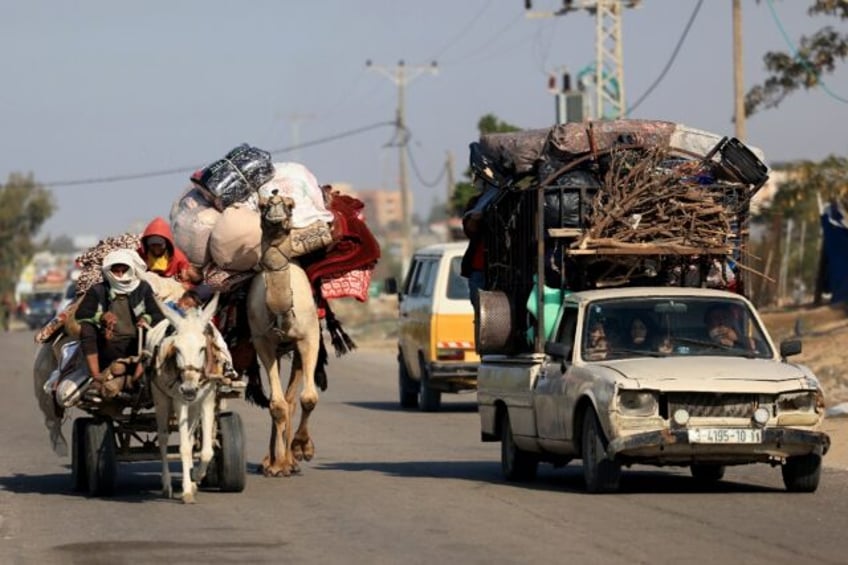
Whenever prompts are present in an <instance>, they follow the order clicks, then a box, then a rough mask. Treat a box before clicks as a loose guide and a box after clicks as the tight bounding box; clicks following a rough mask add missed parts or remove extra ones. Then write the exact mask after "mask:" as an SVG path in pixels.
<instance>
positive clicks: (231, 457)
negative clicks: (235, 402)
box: [215, 412, 247, 492]
mask: <svg viewBox="0 0 848 565" xmlns="http://www.w3.org/2000/svg"><path fill="white" fill-rule="evenodd" d="M218 430H219V433H220V439H221V451H220V452H219V453H217V454H216V455H217V456H216V458H215V459H216V460H217V463H216V466H217V467H218V468H217V473H218V487H219V488H220V489H221V492H241V491H243V490H244V486H245V482H246V481H247V465H246V463H245V460H244V430H243V429H242V425H241V416H239V414H238V413H237V412H226V413H224V414H221V415H219V416H218Z"/></svg>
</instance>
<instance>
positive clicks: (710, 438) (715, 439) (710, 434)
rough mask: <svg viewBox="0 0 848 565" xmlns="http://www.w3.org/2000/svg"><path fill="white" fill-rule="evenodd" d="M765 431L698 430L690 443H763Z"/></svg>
mask: <svg viewBox="0 0 848 565" xmlns="http://www.w3.org/2000/svg"><path fill="white" fill-rule="evenodd" d="M762 441H763V431H762V430H753V429H750V428H696V429H693V430H689V443H762Z"/></svg>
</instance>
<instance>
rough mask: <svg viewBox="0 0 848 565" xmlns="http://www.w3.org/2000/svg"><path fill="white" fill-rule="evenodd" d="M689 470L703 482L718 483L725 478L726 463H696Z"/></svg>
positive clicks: (695, 477) (697, 479)
mask: <svg viewBox="0 0 848 565" xmlns="http://www.w3.org/2000/svg"><path fill="white" fill-rule="evenodd" d="M689 472H690V473H692V477H693V478H694V479H695V480H696V481H699V482H702V483H717V482H718V481H720V480H722V479H723V478H724V465H716V464H713V463H694V464H693V465H692V466H691V467H690V468H689Z"/></svg>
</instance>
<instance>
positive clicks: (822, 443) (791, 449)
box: [607, 428, 830, 464]
mask: <svg viewBox="0 0 848 565" xmlns="http://www.w3.org/2000/svg"><path fill="white" fill-rule="evenodd" d="M829 447H830V436H828V435H827V434H826V433H824V432H817V431H811V430H800V429H797V428H767V429H764V430H763V437H762V441H761V442H759V443H746V444H739V443H732V444H714V443H690V441H689V432H688V430H686V429H675V430H668V429H666V430H659V431H651V432H643V433H637V434H634V435H630V436H625V437H619V438H616V439H614V440H612V441H610V442H609V445H608V446H607V457H609V458H610V459H618V460H620V461H622V462H634V463H635V462H646V463H653V464H663V463H665V464H686V463H693V462H715V463H724V464H734V463H739V464H742V463H751V462H759V461H772V460H774V459H784V458H786V457H792V456H796V455H808V454H811V453H818V454H820V455H824V454H826V453H827V450H828V448H829Z"/></svg>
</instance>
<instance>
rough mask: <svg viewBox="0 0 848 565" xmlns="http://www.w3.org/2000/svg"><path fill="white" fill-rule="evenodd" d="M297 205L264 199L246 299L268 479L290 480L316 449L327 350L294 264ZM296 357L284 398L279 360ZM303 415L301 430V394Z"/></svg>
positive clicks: (308, 288) (308, 289)
mask: <svg viewBox="0 0 848 565" xmlns="http://www.w3.org/2000/svg"><path fill="white" fill-rule="evenodd" d="M293 206H294V202H293V201H292V200H291V199H290V198H288V197H284V196H282V195H280V194H279V193H278V191H277V190H276V189H275V190H273V191H271V194H270V195H269V196H267V197H261V198H260V200H259V211H260V215H261V226H262V259H261V261H260V264H261V266H262V271H261V272H259V273H258V274H257V275H256V276H254V277H253V280H252V281H251V283H250V289H249V291H248V295H247V309H248V323H249V326H250V333H251V336H252V340H253V344H254V347H255V348H256V353H257V355H258V357H259V359H260V361H261V362H262V365H263V366H264V368H265V373H266V375H267V376H268V381H269V388H270V401H269V407H268V409H269V412H270V414H271V420H272V423H271V437H270V441H269V451H268V454H267V455H266V456H265V457H264V459H263V460H262V472H263V474H264V475H265V476H266V477H287V476H289V475H291V474H292V473H297V472H299V471H300V468H299V465H298V461H302V460H305V461H309V460H311V459H312V457H313V456H314V454H315V446H314V444H313V442H312V438H311V437H310V435H309V429H308V422H309V416H310V415H311V414H312V411H313V410H314V409H315V407H316V405H317V404H318V391H317V389H316V385H315V372H316V368H317V366H318V360H319V352H320V349H321V347H322V341H321V328H320V323H319V320H318V312H317V309H316V305H315V300H314V298H313V294H312V287H311V285H310V283H309V279H308V277H307V275H306V272H305V271H304V270H303V269H302V268H301V267H300V266H299V265H298V264H297V263H295V262H293V261H290V253H288V252H287V249H288V235H289V232H290V228H291V210H292V208H293ZM289 352H291V353H292V354H293V357H292V362H291V374H290V376H289V381H288V385H287V387H286V390H285V393H284V392H283V389H282V383H281V381H280V358H281V357H282V356H283V355H284V354H287V353H289ZM301 387H302V391H301V393H300V406H301V409H302V414H301V418H300V423H299V425H298V427H297V431H295V430H294V418H295V415H296V412H297V404H296V398H295V397H296V395H297V392H298V390H300V388H301Z"/></svg>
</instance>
